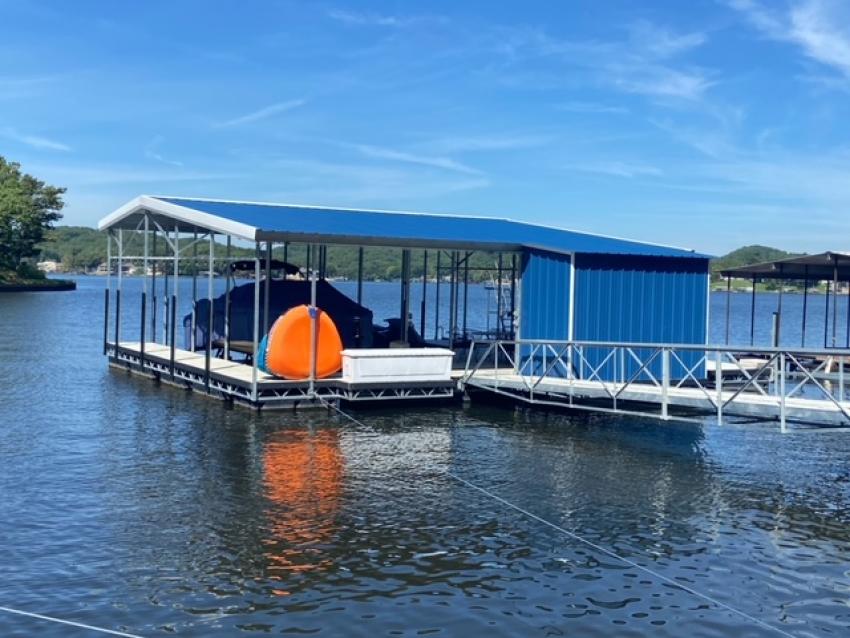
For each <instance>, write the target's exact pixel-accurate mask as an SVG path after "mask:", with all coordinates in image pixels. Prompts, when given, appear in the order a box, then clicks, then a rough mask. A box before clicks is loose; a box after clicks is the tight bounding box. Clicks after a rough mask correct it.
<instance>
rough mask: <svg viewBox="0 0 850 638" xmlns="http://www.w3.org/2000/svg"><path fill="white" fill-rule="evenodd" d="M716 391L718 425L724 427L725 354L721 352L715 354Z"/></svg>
mask: <svg viewBox="0 0 850 638" xmlns="http://www.w3.org/2000/svg"><path fill="white" fill-rule="evenodd" d="M714 389H715V390H716V391H717V394H716V398H715V403H716V404H717V425H723V353H722V352H720V350H715V352H714Z"/></svg>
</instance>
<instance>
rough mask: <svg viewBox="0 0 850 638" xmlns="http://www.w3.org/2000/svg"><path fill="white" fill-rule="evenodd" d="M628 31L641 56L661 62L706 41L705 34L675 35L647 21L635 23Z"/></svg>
mask: <svg viewBox="0 0 850 638" xmlns="http://www.w3.org/2000/svg"><path fill="white" fill-rule="evenodd" d="M629 31H630V32H631V39H632V42H633V43H634V44H635V45H636V46H637V47H638V48H639V49H640V51H641V53H642V55H643V56H646V57H652V58H657V59H662V60H666V59H668V58H671V57H673V56H676V55H680V54H682V53H685V52H686V51H689V50H691V49H696V48H697V47H700V46H702V45H703V44H705V43H706V42H707V41H708V37H707V36H706V34H705V33H702V32H700V31H691V32H689V33H675V32H673V31H671V30H670V29H667V28H665V27H661V26H659V25H656V24H653V23H652V22H649V21H648V20H639V21H638V22H635V23H634V24H632V25H631V27H630V29H629Z"/></svg>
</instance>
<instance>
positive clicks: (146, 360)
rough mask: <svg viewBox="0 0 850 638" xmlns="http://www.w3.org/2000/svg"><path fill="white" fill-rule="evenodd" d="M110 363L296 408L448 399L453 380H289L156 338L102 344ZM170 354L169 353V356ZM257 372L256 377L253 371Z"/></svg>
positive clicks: (226, 395)
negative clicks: (155, 340) (324, 403)
mask: <svg viewBox="0 0 850 638" xmlns="http://www.w3.org/2000/svg"><path fill="white" fill-rule="evenodd" d="M106 352H107V356H108V357H109V360H110V363H111V364H112V365H113V366H115V367H117V368H121V369H125V370H128V371H130V372H133V373H137V374H143V375H148V376H153V377H154V378H156V379H157V380H159V381H162V382H165V383H170V384H172V385H175V386H178V387H183V388H186V389H188V390H195V391H200V392H202V393H205V394H208V395H210V396H213V397H216V398H219V399H223V400H225V401H229V402H233V403H237V404H240V405H245V406H249V407H253V408H270V407H296V406H299V405H301V406H303V405H309V404H311V403H321V402H322V401H339V400H343V401H386V400H404V399H407V400H410V399H442V400H450V399H453V398H454V396H455V393H456V391H457V381H456V380H455V379H452V378H449V379H446V380H444V381H399V382H388V381H382V382H381V383H363V382H355V381H352V380H350V379H346V378H344V377H332V378H328V379H315V380H313V381H310V380H301V381H292V380H285V379H280V378H277V377H274V376H272V375H270V374H266V373H264V372H262V371H259V370H255V368H254V366H252V365H247V364H245V363H239V362H237V361H232V360H227V359H220V358H216V357H211V358H210V359H209V360H208V359H207V357H206V355H205V354H204V353H197V352H190V351H188V350H181V349H179V348H175V349H174V350H173V352H172V349H171V348H170V347H169V346H164V345H160V344H156V343H145V347H144V349H143V348H142V347H141V343H139V342H122V343H121V344H120V345H119V346H118V347H115V344H112V343H110V344H107V349H106ZM172 357H173V358H172ZM255 374H256V377H255V376H254V375H255Z"/></svg>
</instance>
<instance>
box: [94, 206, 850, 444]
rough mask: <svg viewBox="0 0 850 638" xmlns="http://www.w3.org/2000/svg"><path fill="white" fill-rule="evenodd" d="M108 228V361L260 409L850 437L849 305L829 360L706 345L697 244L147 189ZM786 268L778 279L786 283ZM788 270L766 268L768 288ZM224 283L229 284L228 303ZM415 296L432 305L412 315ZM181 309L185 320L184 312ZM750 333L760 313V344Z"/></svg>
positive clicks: (811, 267) (818, 354)
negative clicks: (538, 417)
mask: <svg viewBox="0 0 850 638" xmlns="http://www.w3.org/2000/svg"><path fill="white" fill-rule="evenodd" d="M99 227H100V229H101V230H103V231H105V232H106V235H107V261H108V263H109V265H110V268H109V276H108V277H107V290H106V291H105V303H104V319H103V350H104V354H105V355H107V356H108V358H109V362H110V364H111V365H112V366H115V367H120V368H124V369H126V370H129V371H132V372H136V373H139V374H142V375H145V376H153V377H155V378H157V379H159V380H160V381H163V382H166V383H170V384H174V385H177V386H180V387H185V388H190V389H192V390H197V391H201V392H203V393H204V394H207V395H210V396H215V397H219V398H222V399H224V400H227V401H229V402H233V403H238V404H243V405H248V406H251V407H253V408H255V409H259V408H265V407H272V406H290V407H291V406H296V405H305V404H311V403H312V404H321V403H322V402H327V401H384V400H398V399H405V400H409V399H426V400H446V399H450V398H452V397H455V396H457V394H458V393H467V394H475V393H482V392H483V393H489V394H491V395H502V396H506V397H509V398H511V399H512V400H516V401H520V402H523V403H525V404H527V405H539V406H558V407H566V408H569V409H576V410H594V411H600V412H610V413H617V414H636V415H641V416H647V417H649V416H652V417H657V418H660V419H662V420H667V419H684V420H695V421H700V422H704V421H705V420H706V419H707V418H709V419H710V418H712V417H714V418H716V421H717V422H718V423H721V424H722V423H724V422H728V421H729V420H730V419H735V418H741V419H759V420H775V421H777V422H778V423H779V424H780V427H781V428H782V429H783V430H785V429H786V427H787V424H788V423H790V422H805V423H818V424H824V425H829V426H839V425H841V426H846V425H850V402H848V401H847V400H846V397H845V379H844V376H845V369H846V368H847V365H846V361H847V360H850V347H845V348H844V349H839V348H835V347H834V346H835V345H837V339H836V338H835V335H836V327H837V319H836V317H837V315H836V313H835V303H833V306H832V310H833V312H832V335H833V339H832V344H833V347H832V348H827V347H826V343H827V339H826V332H825V337H824V348H822V349H818V350H815V349H806V348H804V347H801V348H800V349H797V350H791V349H782V348H778V347H774V348H759V347H754V346H753V344H752V343H750V345H749V346H742V347H737V346H735V345H729V344H726V345H722V346H716V345H707V344H708V339H709V336H708V335H709V321H708V319H709V316H708V315H709V303H708V301H709V289H710V286H709V256H708V255H704V254H700V253H696V252H694V251H692V250H689V249H684V248H675V247H670V246H664V245H660V244H649V243H642V242H634V241H629V240H624V239H618V238H613V237H608V236H604V235H593V234H589V233H581V232H576V231H570V230H566V229H561V228H554V227H544V226H539V225H535V224H528V223H523V222H516V221H512V220H510V219H500V218H485V217H475V216H461V215H433V214H421V213H415V214H411V213H403V212H388V211H369V210H352V209H333V208H323V207H310V206H292V205H286V204H258V203H252V202H231V201H221V200H203V199H187V198H174V197H148V196H140V197H138V198H136V199H134V200H132V201H130V202H128V203H127V204H126V205H125V206H122V207H121V208H119V209H118V210H116V211H115V212H114V213H112V214H111V215H109V216H107V217H106V218H104V219H103V220H102V221H101V223H100V225H99ZM158 242H159V246H160V248H159V249H158V248H157V245H158ZM219 242H223V245H222V244H221V243H219ZM234 242H236V244H235V245H234ZM238 245H241V246H242V247H243V248H242V250H244V247H245V246H251V247H252V248H253V250H252V251H251V252H252V256H253V258H247V259H246V255H245V254H242V255H235V254H234V253H233V250H234V249H235V248H236V246H238ZM374 247H380V248H381V249H382V250H386V249H391V250H395V251H397V254H398V256H399V259H400V268H399V272H400V273H401V277H400V285H399V297H398V301H399V303H398V306H397V307H398V312H397V316H395V317H391V318H387V319H386V322H387V325H386V326H382V325H379V323H378V322H376V321H375V318H374V315H373V311H372V309H371V308H370V307H369V304H368V300H367V299H366V298H364V294H363V267H364V261H363V260H364V252H365V251H367V250H370V249H372V248H374ZM332 250H339V251H349V256H350V254H351V253H350V251H352V250H354V251H356V252H354V255H356V259H357V277H356V288H355V292H354V293H353V294H352V295H351V296H350V297H349V296H347V295H345V294H343V293H342V292H341V291H340V290H339V289H337V288H335V287H334V286H333V284H332V283H331V282H332V280H333V279H334V277H332V276H331V275H332V274H333V273H331V272H329V269H328V254H329V251H332ZM163 252H164V253H165V254H164V255H163V254H162V253H163ZM222 252H223V253H224V254H223V255H222ZM476 254H477V256H478V257H479V260H478V263H477V264H476V263H475V262H474V259H473V257H474V256H476ZM827 258H828V259H827ZM811 259H812V260H814V261H815V262H817V263H814V264H809V263H808V262H807V263H806V264H804V265H803V266H802V268H803V270H802V271H801V272H802V273H803V275H804V278H806V280H807V281H811V280H812V279H819V278H823V277H826V276H827V275H831V277H832V286H833V290H836V289H837V284H838V281H839V280H841V279H843V278H845V277H846V278H850V267H848V269H847V270H846V271H845V270H844V269H843V266H844V262H843V261H841V260H840V259H839V258H838V257H837V256H836V255H834V254H831V253H830V254H829V255H827V256H826V257H823V259H821V257H812V258H811ZM429 260H430V261H429ZM819 260H820V261H823V260H826V261H828V262H829V263H828V265H829V268H826V267H821V266H822V264H820V261H819ZM482 263H483V264H485V265H483V266H482ZM487 263H489V264H491V265H490V266H487V265H486V264H487ZM128 264H133V265H135V266H138V267H140V268H141V270H140V272H143V273H145V276H144V280H143V282H142V287H141V295H140V296H141V298H140V300H139V302H138V305H136V302H135V300H132V301H130V302H129V303H130V304H132V307H133V308H134V309H135V308H138V309H139V314H138V316H137V319H136V320H135V321H134V320H132V319H131V320H130V321H125V320H124V318H122V317H123V315H126V309H127V305H128V300H127V299H126V298H125V299H124V312H123V314H122V287H123V279H124V275H123V273H124V269H125V267H126V266H127V265H128ZM429 264H430V266H429ZM414 267H416V268H418V271H417V272H416V273H415V274H414ZM789 268H791V266H790V265H788V264H783V265H780V267H778V268H777V269H776V272H777V273H778V274H779V275H782V276H786V275H788V273H789V272H791V271H790V270H788V269H789ZM474 271H478V275H479V276H481V275H486V276H488V277H489V278H490V279H491V280H492V281H493V283H492V288H493V290H494V292H495V304H493V305H488V307H487V308H486V309H480V310H482V311H485V313H486V316H487V317H489V315H490V312H491V311H494V312H495V316H496V317H497V321H496V329H495V330H493V331H490V330H489V329H488V330H486V331H485V332H484V333H481V332H480V331H479V332H476V330H475V329H474V328H475V326H472V325H469V322H468V319H469V316H470V313H469V308H468V306H469V303H470V298H469V294H468V293H469V284H470V281H471V274H470V273H474ZM248 272H250V274H251V278H250V279H248V280H246V281H247V283H243V284H238V282H237V278H238V276H239V274H240V273H242V274H244V273H248ZM434 272H435V273H437V277H436V278H435V279H434V278H433V277H432V276H431V275H432V273H434ZM772 272H773V267H772V266H771V268H767V267H766V266H765V267H764V268H760V269H757V272H754V273H753V275H752V276H753V277H754V278H758V277H762V276H764V277H767V276H770V274H771V273H772ZM793 272H794V273H796V272H797V271H796V270H795V271H793ZM275 273H277V275H275ZM765 273H767V274H765ZM220 275H222V276H223V277H224V282H223V283H224V292H223V294H222V293H220V292H219V294H214V290H215V286H214V279H215V278H216V277H217V276H220ZM181 276H183V277H191V304H190V303H188V302H189V300H188V299H186V298H185V297H184V298H182V299H180V298H178V293H179V290H180V287H179V280H180V277H181ZM199 276H200V279H201V281H199ZM795 276H796V275H795ZM203 280H206V286H205V288H206V291H205V292H206V294H204V292H203V291H202V290H200V289H199V288H201V286H199V284H202V283H203ZM754 280H755V279H754ZM431 281H433V286H434V289H433V293H434V297H433V299H434V302H433V304H432V305H431V306H428V302H427V300H428V299H429V295H428V284H429V282H431ZM420 282H421V283H420ZM415 284H419V285H421V300H422V301H421V305H420V307H419V308H414V307H413V305H412V303H411V288H412V286H413V285H415ZM187 288H188V287H184V289H183V293H182V294H183V295H186V294H187V292H188V290H187ZM219 288H220V287H219ZM441 295H443V297H442V299H443V300H444V301H448V304H446V305H447V306H448V312H447V313H446V309H445V308H443V309H442V311H441V303H440V300H441ZM827 299H829V297H828V298H827ZM181 301H182V302H183V304H182V305H183V307H184V308H185V309H186V310H188V313H187V314H184V315H183V316H178V315H177V309H178V308H180V307H181ZM778 301H779V303H780V304H781V295H780V296H779V299H778ZM488 304H489V301H488ZM299 306H306V307H307V308H308V309H310V315H309V316H310V317H312V319H309V321H310V322H312V323H311V325H310V327H309V330H307V332H309V333H310V336H309V339H310V342H309V343H307V342H306V339H307V337H302V341H299V342H298V344H299V345H307V346H308V348H305V349H306V350H307V351H308V355H307V357H308V358H309V362H308V363H309V366H308V368H303V372H301V371H300V370H302V368H299V372H298V373H297V374H292V373H286V372H281V373H279V374H278V375H277V376H273V375H271V374H268V373H267V372H266V371H265V370H266V369H267V368H266V366H265V363H267V359H264V361H263V362H262V363H258V361H257V358H258V357H257V356H254V354H255V353H260V352H265V350H264V349H263V348H262V347H261V345H262V343H263V340H264V339H265V340H267V342H268V341H271V339H270V336H269V335H270V334H271V332H270V331H271V330H272V328H273V324H274V322H275V320H276V318H277V317H279V316H282V315H283V313H284V312H288V311H290V310H291V309H292V308H296V307H299ZM415 310H418V317H417V319H418V326H417V325H416V323H415V322H414V317H415V316H416V314H417V313H416V312H414V311H415ZM314 311H316V312H314ZM319 311H320V312H322V313H325V314H326V315H327V317H328V318H330V319H331V321H332V324H330V325H332V326H334V328H335V329H336V330H338V331H339V337H340V342H341V344H342V350H341V351H337V350H334V354H336V353H337V352H338V354H339V355H340V362H339V365H338V366H337V367H336V368H335V369H334V370H332V371H329V372H324V371H323V372H322V373H321V374H320V373H319V372H318V369H317V368H316V360H317V353H318V348H317V344H318V333H319V321H318V318H317V317H318V316H319ZM780 316H781V313H779V312H777V313H776V317H777V319H776V322H777V323H776V330H775V333H774V334H775V337H777V341H778V336H779V334H780V332H779V321H778V318H779V317H780ZM804 319H805V313H804ZM726 321H727V326H728V322H729V308H728V306H727V312H726ZM753 321H754V319H753V315H752V313H751V317H750V323H751V331H750V332H751V342H752V335H753V334H754V331H753V326H754V323H753ZM178 326H179V330H178ZM129 327H132V329H128V328H129ZM417 327H418V329H419V330H418V332H417V330H416V328H417ZM305 334H306V333H305ZM428 335H433V338H432V339H431V340H430V341H429V340H428V338H427V337H428ZM803 336H805V331H804V333H803ZM442 337H445V341H443V340H442V339H441V338H442ZM727 341H728V328H727ZM290 345H292V344H290ZM801 345H802V344H801ZM847 345H848V344H845V346H847ZM334 347H335V348H336V347H338V346H334ZM292 351H293V350H288V351H287V350H286V349H284V350H283V352H284V353H285V352H292ZM235 359H240V360H239V361H237V360H235ZM464 360H465V365H464ZM305 365H306V364H305ZM299 375H303V376H299ZM282 377H288V378H282ZM289 377H292V378H289Z"/></svg>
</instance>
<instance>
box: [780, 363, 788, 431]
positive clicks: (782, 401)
mask: <svg viewBox="0 0 850 638" xmlns="http://www.w3.org/2000/svg"><path fill="white" fill-rule="evenodd" d="M779 429H780V430H781V431H782V433H783V434H785V432H787V431H788V430H787V427H786V425H785V353H784V352H780V353H779Z"/></svg>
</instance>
